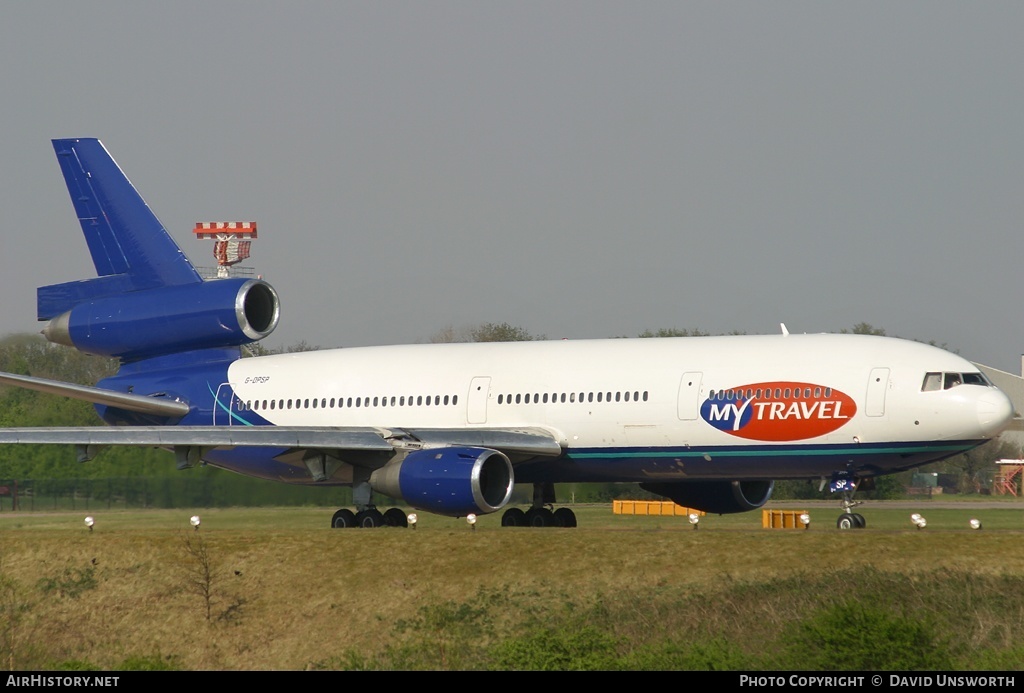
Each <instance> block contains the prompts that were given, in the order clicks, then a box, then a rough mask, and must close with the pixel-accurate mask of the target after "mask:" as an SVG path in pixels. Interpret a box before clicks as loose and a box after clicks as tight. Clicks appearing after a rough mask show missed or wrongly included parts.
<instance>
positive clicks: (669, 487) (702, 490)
mask: <svg viewBox="0 0 1024 693" xmlns="http://www.w3.org/2000/svg"><path fill="white" fill-rule="evenodd" d="M640 488H642V489H644V490H646V491H650V492H651V493H657V494H658V495H659V496H665V497H666V498H668V499H669V500H671V501H674V502H675V503H677V504H678V505H681V506H683V507H686V508H693V509H694V510H703V511H704V512H707V513H715V514H717V515H727V514H729V513H743V512H747V511H749V510H757V509H758V508H760V507H761V506H762V505H764V504H765V503H767V502H768V499H769V498H771V497H772V490H773V489H774V488H775V482H774V481H677V482H674V483H654V484H640Z"/></svg>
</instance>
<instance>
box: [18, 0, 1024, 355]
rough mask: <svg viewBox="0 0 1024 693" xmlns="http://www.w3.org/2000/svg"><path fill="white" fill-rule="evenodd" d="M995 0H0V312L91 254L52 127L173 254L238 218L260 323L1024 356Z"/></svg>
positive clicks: (368, 334)
mask: <svg viewBox="0 0 1024 693" xmlns="http://www.w3.org/2000/svg"><path fill="white" fill-rule="evenodd" d="M1022 28H1024V3H1020V2H943V1H940V0H928V1H927V2H913V1H905V2H898V3H894V2H857V3H831V2H681V1H675V2H602V1H599V0H587V1H585V2H575V1H552V0H548V1H546V2H530V1H527V0H517V1H516V2H487V1H484V0H474V1H473V2H437V1H423V2H388V1H374V2H340V1H332V2H303V1H301V0H300V1H297V2H287V3H286V2H240V1H239V2H217V1H212V2H211V1H202V2H182V1H178V0H175V1H174V2H164V3H140V2H134V1H125V2H105V1H101V2H87V3H85V2H7V3H3V4H0V64H2V65H3V69H2V70H0V123H2V124H3V126H4V128H5V131H6V133H7V135H8V137H9V138H10V139H9V140H8V143H7V145H6V146H5V149H4V151H5V154H4V156H3V157H2V160H0V205H2V209H3V211H4V214H3V222H2V223H3V234H4V235H3V238H4V243H3V253H2V254H0V282H2V294H3V296H4V300H3V301H2V302H0V333H15V332H28V331H36V330H38V329H39V325H38V324H37V323H36V322H35V288H36V287H37V286H39V285H43V284H52V283H57V282H63V281H71V280H75V279H83V278H87V277H90V276H93V268H92V264H91V262H90V260H89V258H88V254H87V251H86V247H85V243H84V240H83V239H82V237H81V233H80V229H79V228H78V224H77V222H76V220H75V217H74V212H73V209H72V207H71V203H70V201H69V199H68V195H67V192H66V190H65V187H64V182H63V179H62V177H61V175H60V169H59V168H58V166H57V163H56V160H55V157H54V154H53V150H52V147H51V145H50V139H51V138H55V137H99V138H100V139H101V140H103V142H104V144H105V145H106V146H107V148H108V149H109V150H110V151H111V153H112V154H113V156H114V158H115V159H116V160H117V161H118V163H119V164H120V165H121V166H122V168H123V169H124V170H125V171H126V173H127V174H128V176H129V177H130V178H131V179H132V181H133V182H134V183H135V185H136V187H137V188H138V189H139V191H140V192H141V193H142V195H143V196H144V197H145V198H146V200H147V201H148V202H149V204H150V206H151V207H152V208H153V210H154V211H155V212H156V214H157V216H158V217H160V219H161V220H162V221H163V222H164V224H165V226H166V227H167V228H168V230H169V231H170V232H171V234H172V235H173V236H174V237H175V238H176V239H177V240H178V242H179V243H180V244H181V245H182V247H183V248H184V250H185V252H186V253H188V255H189V256H190V257H191V258H192V260H193V262H194V263H195V264H197V265H212V264H213V257H212V243H210V242H204V241H198V240H195V239H194V238H193V237H192V233H191V229H192V227H193V225H194V223H195V222H196V221H220V220H224V221H230V220H255V221H257V222H258V223H259V228H260V238H259V240H258V241H257V242H256V243H255V244H254V246H253V257H252V259H251V260H250V262H249V263H247V264H251V265H253V266H255V267H256V268H257V269H258V270H259V271H260V272H262V273H263V275H264V276H265V278H266V279H267V280H268V281H270V282H271V283H272V284H273V285H274V286H275V288H276V289H277V290H278V292H279V293H280V295H281V297H282V304H283V315H282V320H281V324H280V326H279V327H278V329H277V331H276V332H275V333H274V334H273V335H272V336H271V337H270V338H269V339H268V340H267V341H268V344H269V345H270V346H280V345H286V344H292V343H295V342H298V341H299V340H306V341H307V342H310V343H312V344H318V345H321V346H324V347H327V346H356V345H370V344H389V343H399V342H423V341H427V340H428V339H429V337H430V336H431V335H432V334H434V333H435V332H437V331H438V330H440V329H441V328H443V327H444V326H446V325H452V326H454V327H456V328H458V327H463V326H467V325H473V324H477V323H481V322H509V323H512V324H514V325H520V326H522V327H524V328H526V329H527V330H529V331H530V332H532V333H534V334H544V335H547V336H548V337H550V338H561V337H567V338H571V339H579V338H590V337H614V336H623V335H627V336H635V335H636V334H638V333H639V332H641V331H643V330H645V329H657V328H659V327H679V328H690V329H693V328H699V329H702V330H705V331H710V332H729V331H733V330H737V331H745V332H749V333H773V332H777V331H778V329H779V328H778V324H779V323H780V322H785V323H786V325H787V327H788V328H789V330H790V331H791V332H827V331H836V330H839V329H841V328H850V327H852V326H853V325H854V324H856V323H858V322H862V321H863V322H869V323H871V324H873V325H875V326H877V327H882V328H884V329H886V330H887V332H888V333H889V334H891V335H898V336H903V337H910V338H915V339H921V340H924V341H928V340H934V341H935V342H938V343H940V344H945V345H947V346H948V347H949V348H951V349H953V350H955V351H958V352H959V353H960V354H962V355H963V356H966V357H967V358H970V359H972V360H975V361H980V362H982V363H986V364H989V365H992V366H995V367H997V368H1003V369H1005V370H1010V371H1013V372H1017V371H1018V370H1019V365H1020V354H1021V352H1022V351H1024V315H1022V312H1024V311H1022V309H1021V306H1020V301H1019V297H1020V294H1021V285H1022V279H1021V271H1020V265H1021V261H1022V253H1021V250H1022V246H1024V237H1022V234H1021V230H1022V229H1021V224H1022V221H1024V194H1022V190H1021V184H1022V181H1024V151H1022V149H1024V136H1022V122H1024V82H1022V74H1024V43H1022V41H1021V35H1022Z"/></svg>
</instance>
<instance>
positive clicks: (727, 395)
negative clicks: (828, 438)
mask: <svg viewBox="0 0 1024 693" xmlns="http://www.w3.org/2000/svg"><path fill="white" fill-rule="evenodd" d="M856 413H857V404H856V403H855V402H854V401H853V398H852V397H850V396H849V395H847V394H846V393H845V392H841V391H839V390H836V389H835V388H831V387H827V386H825V385H817V384H814V383H798V382H792V381H775V382H765V383H753V384H750V385H739V386H737V387H732V388H728V389H725V390H717V391H715V390H712V391H711V393H710V395H709V396H708V398H707V399H706V400H704V402H703V403H702V404H701V407H700V416H701V418H702V419H704V421H706V422H707V423H709V424H710V425H712V426H714V427H715V428H717V429H718V430H720V431H724V432H725V433H728V434H730V435H734V436H736V437H738V438H747V439H748V440H766V441H787V440H804V439H807V438H816V437H818V436H823V435H825V434H826V433H831V432H832V431H835V430H837V429H839V428H841V427H842V426H844V425H845V424H846V422H847V421H849V420H850V419H852V418H853V416H854V415H855V414H856Z"/></svg>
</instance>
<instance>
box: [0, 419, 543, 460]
mask: <svg viewBox="0 0 1024 693" xmlns="http://www.w3.org/2000/svg"><path fill="white" fill-rule="evenodd" d="M5 443H22V444H24V443H35V444H65V445H75V446H78V447H79V448H86V449H88V448H92V449H95V448H98V447H102V446H108V445H131V446H138V447H160V448H172V449H173V448H193V449H195V448H201V449H203V450H204V451H209V450H213V449H225V448H239V447H242V448H244V447H279V448H284V449H286V450H287V451H289V452H292V453H293V452H295V451H297V450H306V451H322V452H324V453H326V454H331V455H333V456H338V457H342V458H344V457H347V456H348V455H346V453H356V454H358V453H377V454H378V455H383V456H384V458H385V459H386V458H387V457H390V456H391V455H392V454H393V453H395V451H396V449H397V448H400V447H409V446H415V447H422V448H434V447H447V446H453V445H457V446H475V447H482V448H490V449H492V450H498V451H500V452H503V453H505V454H506V455H508V456H509V458H510V459H511V460H512V461H522V460H524V459H529V458H532V457H557V456H558V455H561V454H562V447H561V445H559V443H558V441H557V440H556V439H555V437H554V435H552V434H551V433H549V432H547V431H544V430H541V429H487V428H475V429H474V428H470V429H383V428H359V427H321V426H79V427H32V428H0V444H5ZM85 453H86V450H80V453H79V458H80V459H82V460H84V459H89V458H90V457H92V454H85ZM291 456H292V455H284V454H283V455H282V458H284V459H287V458H288V457H291ZM371 466H378V465H376V464H373V465H371Z"/></svg>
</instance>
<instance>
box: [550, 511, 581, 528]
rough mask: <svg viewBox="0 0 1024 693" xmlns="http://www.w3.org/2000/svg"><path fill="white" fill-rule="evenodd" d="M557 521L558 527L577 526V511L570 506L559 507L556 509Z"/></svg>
mask: <svg viewBox="0 0 1024 693" xmlns="http://www.w3.org/2000/svg"><path fill="white" fill-rule="evenodd" d="M555 523H556V525H557V526H558V527H575V526H576V513H574V512H573V511H572V510H569V508H559V509H558V510H556V511H555Z"/></svg>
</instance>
